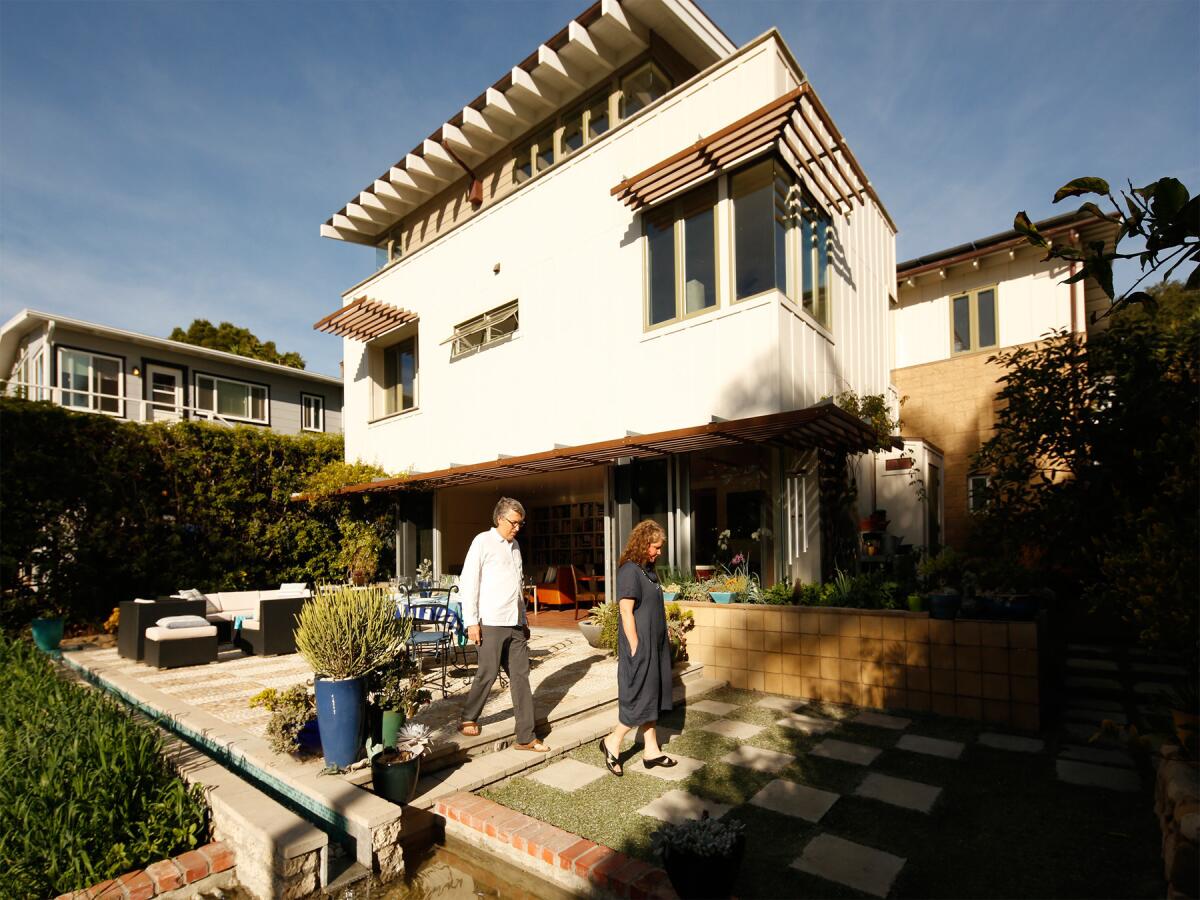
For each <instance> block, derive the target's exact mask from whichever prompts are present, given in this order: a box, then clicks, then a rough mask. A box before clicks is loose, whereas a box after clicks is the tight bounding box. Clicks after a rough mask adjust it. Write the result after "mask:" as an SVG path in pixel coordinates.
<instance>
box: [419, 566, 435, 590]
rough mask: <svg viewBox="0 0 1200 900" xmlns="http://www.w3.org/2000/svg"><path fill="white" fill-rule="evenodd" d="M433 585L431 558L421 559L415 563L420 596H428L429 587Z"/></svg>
mask: <svg viewBox="0 0 1200 900" xmlns="http://www.w3.org/2000/svg"><path fill="white" fill-rule="evenodd" d="M433 586H434V584H433V560H432V559H423V560H421V562H420V563H419V564H418V565H417V587H418V588H419V589H420V591H421V596H422V597H428V596H429V589H430V588H431V587H433Z"/></svg>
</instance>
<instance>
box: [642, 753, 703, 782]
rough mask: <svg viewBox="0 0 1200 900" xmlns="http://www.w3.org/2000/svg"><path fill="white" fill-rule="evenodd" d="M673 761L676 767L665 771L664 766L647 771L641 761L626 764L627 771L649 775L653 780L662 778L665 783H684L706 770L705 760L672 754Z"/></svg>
mask: <svg viewBox="0 0 1200 900" xmlns="http://www.w3.org/2000/svg"><path fill="white" fill-rule="evenodd" d="M670 756H671V759H673V760H675V765H673V766H671V768H669V769H664V768H663V767H662V766H655V767H654V768H653V769H647V768H646V767H645V766H643V765H642V763H641V761H640V760H639V761H637V762H628V763H625V771H627V772H637V773H638V774H639V775H649V776H651V777H652V778H661V779H662V780H663V781H683V780H684V779H685V778H690V777H691V776H692V775H695V774H696V773H697V772H699V771H700V770H701V769H703V768H704V766H705V763H704V761H703V760H699V759H691V758H690V757H687V756H676V755H675V754H674V753H672V754H670Z"/></svg>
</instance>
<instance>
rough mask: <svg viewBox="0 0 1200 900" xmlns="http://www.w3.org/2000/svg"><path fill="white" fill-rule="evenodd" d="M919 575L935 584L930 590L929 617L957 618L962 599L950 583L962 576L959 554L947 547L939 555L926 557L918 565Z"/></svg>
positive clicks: (926, 581)
mask: <svg viewBox="0 0 1200 900" xmlns="http://www.w3.org/2000/svg"><path fill="white" fill-rule="evenodd" d="M917 576H918V577H919V578H920V579H921V581H922V582H923V583H925V584H927V585H932V586H933V588H932V589H931V590H930V592H929V618H931V619H954V618H956V617H957V616H958V610H959V607H960V606H961V605H962V599H961V598H960V597H959V595H958V591H957V590H955V589H954V588H952V587H950V586H949V585H950V583H951V582H952V581H958V580H959V579H960V578H961V577H962V560H961V559H960V558H959V556H958V554H957V553H955V552H954V550H953V549H951V548H950V547H946V548H945V549H943V550H942V552H941V553H939V554H938V555H937V556H927V557H925V558H924V559H922V560H921V563H920V565H918V566H917Z"/></svg>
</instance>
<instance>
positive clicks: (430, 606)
mask: <svg viewBox="0 0 1200 900" xmlns="http://www.w3.org/2000/svg"><path fill="white" fill-rule="evenodd" d="M401 591H402V593H404V594H405V595H406V597H407V599H406V600H404V601H402V603H403V606H402V607H401V610H400V613H401V614H406V615H408V616H409V617H411V618H412V625H413V630H412V634H411V635H410V636H409V638H408V646H409V650H410V651H411V652H412V654H413V657H414V658H415V659H416V660H417V663H418V665H420V664H421V662H422V659H423V657H427V656H431V657H433V658H434V659H436V660H437V666H436V669H435V670H434V672H431V673H430V674H429V675H425V676H423V680H424V682H425V683H426V684H438V683H439V682H440V684H441V689H442V696H443V697H445V696H446V695H447V694H448V693H449V691H448V690H447V688H446V667H447V666H448V665H449V663H450V651H451V648H452V646H453V644H454V641H455V638H456V634H455V623H456V621H457V619H458V617H457V616H456V615H455V613H454V611H453V610H451V609H450V597H451V595H453V594H455V593H457V592H458V585H451V586H450V587H448V588H423V589H422V592H424V593H429V594H430V595H431V596H430V597H427V598H423V597H413V596H412V593H411V591H410V590H409V589H407V588H402V589H401ZM443 593H444V594H445V597H444V598H442V597H434V596H432V595H435V594H443ZM423 669H424V667H423V666H422V670H423Z"/></svg>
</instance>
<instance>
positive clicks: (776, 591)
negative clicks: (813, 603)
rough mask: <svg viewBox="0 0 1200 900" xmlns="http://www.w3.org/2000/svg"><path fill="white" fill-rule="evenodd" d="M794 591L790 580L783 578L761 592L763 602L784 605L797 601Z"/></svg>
mask: <svg viewBox="0 0 1200 900" xmlns="http://www.w3.org/2000/svg"><path fill="white" fill-rule="evenodd" d="M798 599H799V598H798V597H797V596H796V591H794V590H793V588H792V582H791V581H790V580H789V579H787V578H784V579H783V580H782V581H777V582H775V583H774V584H773V585H771V586H770V587H769V588H767V589H766V590H764V591H763V592H762V602H763V603H774V604H776V605H784V604H788V603H796V602H797V601H798Z"/></svg>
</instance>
